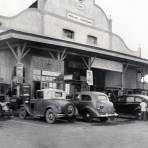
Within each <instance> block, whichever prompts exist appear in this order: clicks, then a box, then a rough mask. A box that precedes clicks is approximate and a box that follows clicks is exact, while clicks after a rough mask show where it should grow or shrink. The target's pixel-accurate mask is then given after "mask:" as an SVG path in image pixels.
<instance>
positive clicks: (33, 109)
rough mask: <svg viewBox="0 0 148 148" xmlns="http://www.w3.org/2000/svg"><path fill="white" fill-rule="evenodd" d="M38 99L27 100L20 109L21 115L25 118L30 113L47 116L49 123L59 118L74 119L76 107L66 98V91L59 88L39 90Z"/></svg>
mask: <svg viewBox="0 0 148 148" xmlns="http://www.w3.org/2000/svg"><path fill="white" fill-rule="evenodd" d="M36 96H37V98H36V99H30V100H29V101H25V103H24V104H23V105H21V108H20V110H19V117H20V118H21V119H25V118H26V117H27V116H28V115H30V116H33V117H45V119H46V121H47V122H48V123H54V122H55V121H56V119H58V118H67V119H68V120H73V119H74V118H75V116H76V107H75V106H74V104H73V103H71V102H69V101H67V100H66V93H65V92H64V91H62V90H58V89H42V90H38V91H37V94H36Z"/></svg>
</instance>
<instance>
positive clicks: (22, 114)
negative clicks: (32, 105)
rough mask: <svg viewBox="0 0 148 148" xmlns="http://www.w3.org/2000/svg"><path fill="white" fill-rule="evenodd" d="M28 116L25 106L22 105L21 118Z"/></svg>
mask: <svg viewBox="0 0 148 148" xmlns="http://www.w3.org/2000/svg"><path fill="white" fill-rule="evenodd" d="M26 117H27V111H26V109H25V108H24V107H21V108H20V110H19V118H20V119H25V118H26Z"/></svg>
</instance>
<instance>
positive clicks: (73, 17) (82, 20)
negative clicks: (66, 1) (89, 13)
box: [67, 12, 94, 26]
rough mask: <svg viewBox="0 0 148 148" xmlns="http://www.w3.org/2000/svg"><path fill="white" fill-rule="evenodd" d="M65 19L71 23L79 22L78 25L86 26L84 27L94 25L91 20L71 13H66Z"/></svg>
mask: <svg viewBox="0 0 148 148" xmlns="http://www.w3.org/2000/svg"><path fill="white" fill-rule="evenodd" d="M67 18H68V19H71V20H73V21H76V22H79V23H83V24H86V25H91V26H92V25H93V24H94V22H93V20H91V19H88V18H85V17H82V16H79V15H76V14H74V13H71V12H68V13H67Z"/></svg>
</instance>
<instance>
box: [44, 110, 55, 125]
mask: <svg viewBox="0 0 148 148" xmlns="http://www.w3.org/2000/svg"><path fill="white" fill-rule="evenodd" d="M45 119H46V122H47V123H49V124H53V123H55V121H56V116H55V112H54V111H53V110H52V109H48V110H47V111H46V113H45Z"/></svg>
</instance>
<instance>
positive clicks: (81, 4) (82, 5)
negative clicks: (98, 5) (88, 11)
mask: <svg viewBox="0 0 148 148" xmlns="http://www.w3.org/2000/svg"><path fill="white" fill-rule="evenodd" d="M77 8H78V9H79V10H84V9H85V0H78V2H77Z"/></svg>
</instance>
